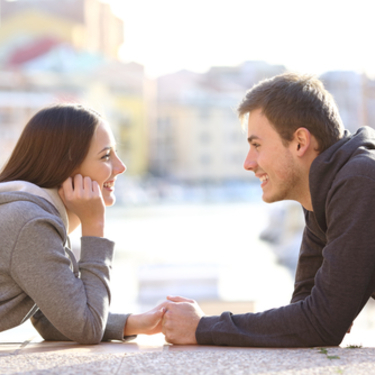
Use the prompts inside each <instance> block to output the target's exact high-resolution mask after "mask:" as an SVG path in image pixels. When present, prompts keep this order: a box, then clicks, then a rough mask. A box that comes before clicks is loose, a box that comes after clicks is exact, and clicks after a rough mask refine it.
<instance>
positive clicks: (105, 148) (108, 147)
mask: <svg viewBox="0 0 375 375" xmlns="http://www.w3.org/2000/svg"><path fill="white" fill-rule="evenodd" d="M111 148H113V147H112V146H107V147H104V148H103V150H101V151H99V152H98V155H99V154H101V153H102V152H103V151H106V150H110V149H111Z"/></svg>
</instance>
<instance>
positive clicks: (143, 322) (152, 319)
mask: <svg viewBox="0 0 375 375" xmlns="http://www.w3.org/2000/svg"><path fill="white" fill-rule="evenodd" d="M166 303H168V302H163V303H161V304H160V305H158V306H156V307H155V308H153V309H152V310H150V311H147V312H145V313H142V314H131V315H129V317H128V320H127V322H126V324H125V328H124V336H132V335H138V334H142V333H143V334H146V335H153V334H155V333H160V332H161V323H162V319H163V316H164V313H165V307H164V305H165V304H166Z"/></svg>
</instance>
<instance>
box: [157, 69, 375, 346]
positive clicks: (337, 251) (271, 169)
mask: <svg viewBox="0 0 375 375" xmlns="http://www.w3.org/2000/svg"><path fill="white" fill-rule="evenodd" d="M238 111H239V115H240V118H242V119H243V118H244V117H247V115H248V123H247V126H248V141H249V144H250V150H249V153H248V155H247V157H246V160H245V163H244V167H245V169H246V170H248V171H252V172H254V173H255V176H256V177H258V178H259V179H260V182H261V187H262V190H263V200H264V201H265V202H268V203H271V202H276V201H281V200H286V199H289V200H295V201H297V202H300V203H301V205H302V207H303V210H304V213H305V221H306V226H305V230H304V233H303V239H302V245H301V250H300V255H299V260H298V266H297V272H296V278H295V288H294V293H293V297H292V301H291V303H290V304H289V305H287V306H283V307H280V308H277V309H272V310H268V311H265V312H262V313H248V314H238V315H234V314H231V313H230V312H224V313H222V314H221V315H220V316H205V315H204V313H203V312H202V310H201V309H200V308H199V306H198V305H197V303H196V302H194V301H193V300H189V299H185V298H182V297H168V299H169V300H170V303H169V304H167V306H166V308H167V311H166V313H165V315H164V318H163V324H164V327H163V332H164V334H165V336H166V339H167V341H169V342H171V343H175V344H197V343H198V344H207V345H231V346H258V347H259V346H260V347H311V346H323V345H338V344H340V342H341V341H342V339H343V337H344V335H345V333H346V332H347V331H348V329H350V326H351V324H352V322H353V320H354V319H355V317H356V316H357V315H358V314H359V312H360V311H361V309H362V308H363V307H364V305H365V304H366V302H367V301H368V299H369V298H370V297H371V295H372V294H373V292H374V291H375V243H374V238H373V234H372V233H373V230H372V228H375V209H374V206H375V131H374V130H372V129H370V128H368V127H364V128H361V129H359V130H358V131H357V133H356V134H354V135H350V134H349V132H348V131H346V130H344V128H343V125H342V122H341V119H340V116H339V113H338V110H337V107H336V105H335V103H334V100H333V98H332V97H331V95H330V94H329V93H328V92H327V91H326V90H325V89H324V87H323V84H322V83H321V82H320V81H319V80H318V79H316V78H313V77H307V76H302V75H297V74H284V75H280V76H276V77H273V78H271V79H269V80H265V81H263V82H260V83H259V84H258V85H256V86H254V87H253V88H252V89H251V90H250V91H248V92H247V94H246V96H245V98H244V99H243V101H242V103H241V104H240V106H239V109H238ZM274 282H277V280H274ZM251 287H256V286H254V285H249V288H251Z"/></svg>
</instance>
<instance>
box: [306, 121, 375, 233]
mask: <svg viewBox="0 0 375 375" xmlns="http://www.w3.org/2000/svg"><path fill="white" fill-rule="evenodd" d="M360 147H363V148H367V149H373V148H375V133H374V130H373V129H371V128H369V127H367V126H364V127H362V128H360V129H358V130H357V132H356V133H355V134H350V132H349V131H348V130H345V133H344V136H343V138H342V139H340V140H339V141H338V142H336V143H335V144H333V145H332V146H331V147H329V148H328V149H327V150H325V151H323V152H322V153H321V154H320V155H318V156H317V157H316V158H315V159H314V161H313V162H312V164H311V168H310V174H309V185H310V193H311V201H312V206H313V211H314V215H315V217H316V219H317V222H318V224H319V226H320V228H321V229H322V230H323V231H326V230H327V223H326V201H327V197H328V194H329V191H330V189H331V187H332V184H333V182H334V180H335V178H336V176H337V174H338V173H339V172H340V170H341V169H342V168H343V167H344V166H345V165H346V164H347V163H348V161H349V160H350V159H351V158H352V157H353V154H355V153H356V152H357V151H358V148H360Z"/></svg>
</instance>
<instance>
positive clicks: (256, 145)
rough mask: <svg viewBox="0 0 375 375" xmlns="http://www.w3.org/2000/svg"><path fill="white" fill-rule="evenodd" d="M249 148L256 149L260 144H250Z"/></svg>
mask: <svg viewBox="0 0 375 375" xmlns="http://www.w3.org/2000/svg"><path fill="white" fill-rule="evenodd" d="M251 146H253V147H254V148H255V149H256V148H258V147H259V146H260V144H259V143H252V144H251Z"/></svg>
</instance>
